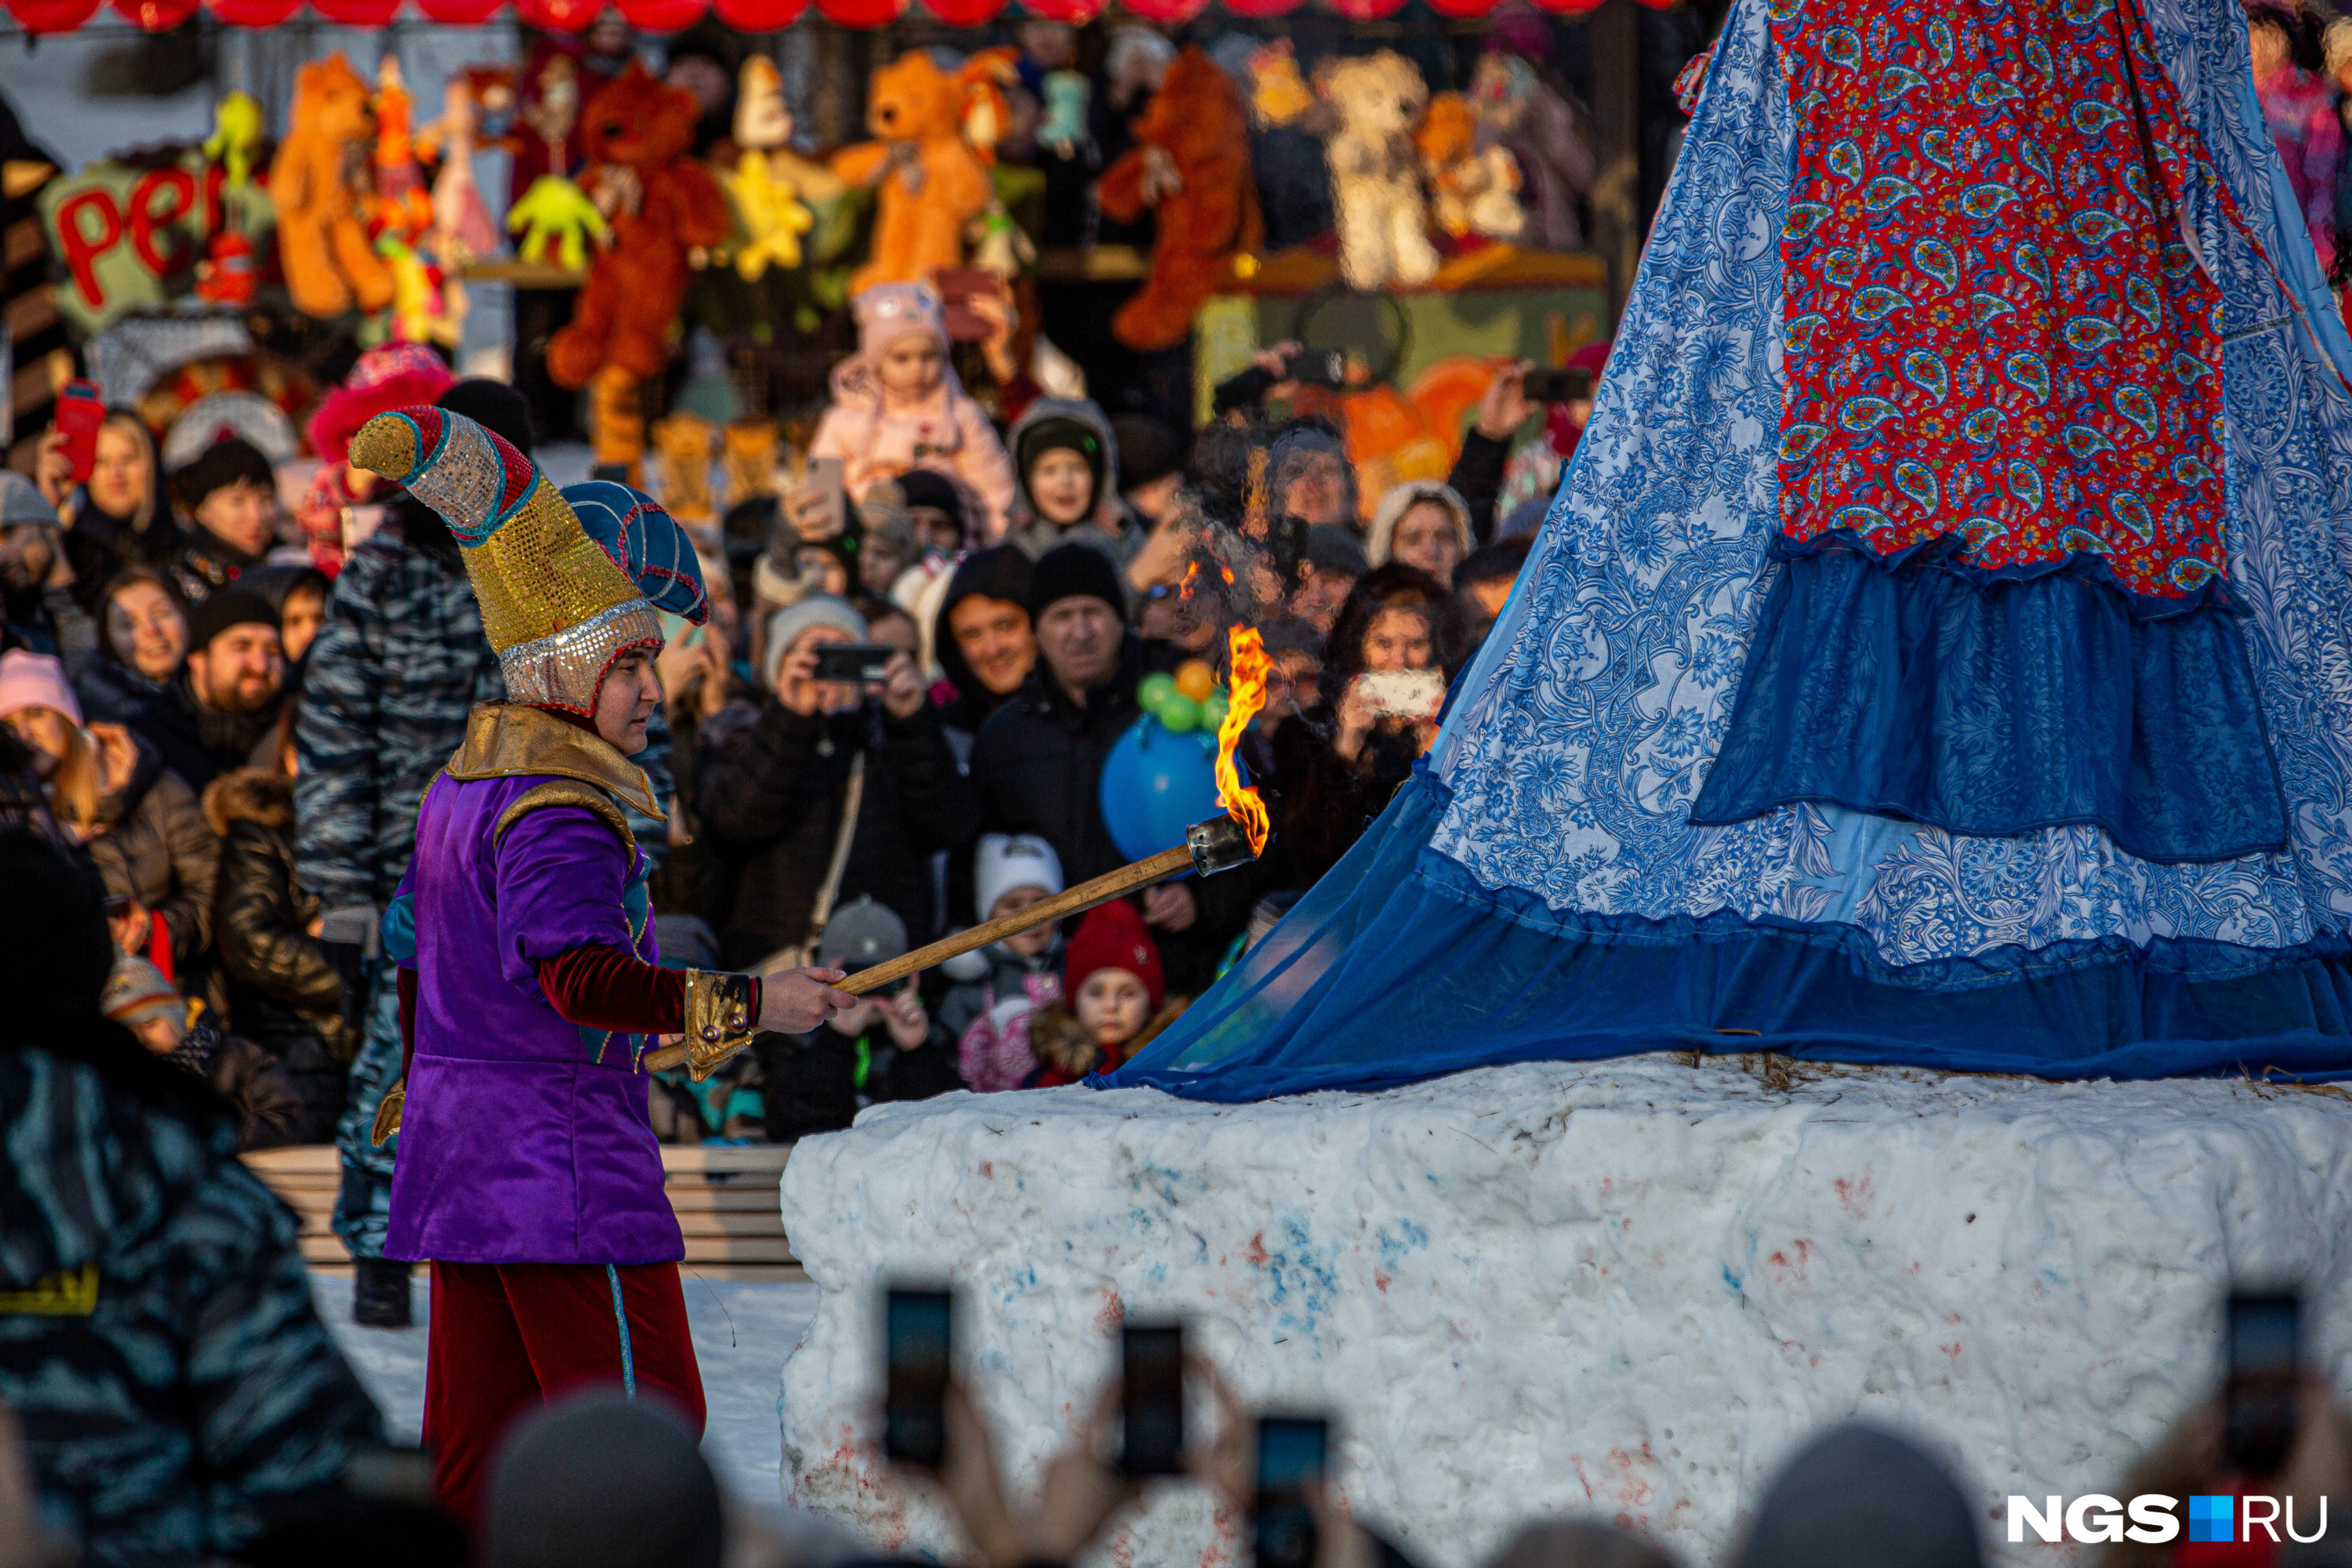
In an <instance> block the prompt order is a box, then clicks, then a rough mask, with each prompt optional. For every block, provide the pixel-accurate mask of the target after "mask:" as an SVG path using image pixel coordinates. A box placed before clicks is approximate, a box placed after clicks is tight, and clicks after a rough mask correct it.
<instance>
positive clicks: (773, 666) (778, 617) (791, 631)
mask: <svg viewBox="0 0 2352 1568" xmlns="http://www.w3.org/2000/svg"><path fill="white" fill-rule="evenodd" d="M811 626H838V627H839V628H840V629H841V630H843V631H845V632H847V633H848V634H849V637H850V640H851V641H852V642H864V641H866V637H867V635H868V634H867V632H866V617H865V616H861V615H859V614H858V613H857V611H856V608H855V607H853V606H852V605H850V603H849V601H848V600H846V599H836V598H835V597H834V596H833V595H831V594H811V595H809V596H808V597H807V598H805V599H803V600H802V601H801V602H800V603H799V604H797V605H785V606H784V607H783V608H782V609H781V610H778V611H777V612H776V613H775V614H774V615H772V616H769V617H768V658H767V669H766V672H765V673H766V675H767V677H768V689H769V690H771V691H772V690H774V689H775V688H776V672H777V671H778V670H780V669H782V668H783V666H784V655H786V654H788V653H790V652H791V651H792V648H793V639H795V638H797V637H799V636H800V635H801V634H802V633H803V632H804V631H806V630H808V629H809V628H810V627H811Z"/></svg>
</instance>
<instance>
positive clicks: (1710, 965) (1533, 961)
mask: <svg viewBox="0 0 2352 1568" xmlns="http://www.w3.org/2000/svg"><path fill="white" fill-rule="evenodd" d="M1444 805H1445V791H1444V785H1443V784H1439V783H1438V782H1437V781H1436V780H1435V778H1433V776H1432V775H1431V774H1430V773H1428V772H1427V771H1426V770H1425V769H1424V770H1423V771H1422V772H1419V773H1415V775H1414V777H1413V778H1412V781H1411V782H1410V783H1408V784H1406V785H1405V786H1404V787H1403V788H1402V790H1400V791H1399V792H1398V794H1397V798H1396V799H1395V800H1394V801H1392V802H1391V803H1390V805H1389V808H1388V810H1387V811H1386V812H1385V813H1383V814H1382V815H1381V819H1380V820H1379V821H1378V822H1377V823H1375V824H1374V825H1373V826H1372V829H1371V831H1370V832H1369V833H1367V834H1366V835H1365V836H1364V837H1363V838H1362V840H1361V841H1360V842H1359V843H1358V844H1357V846H1356V847H1355V848H1354V849H1353V850H1351V851H1350V852H1349V855H1348V857H1347V858H1345V859H1343V860H1342V861H1340V863H1339V865H1338V866H1337V867H1336V868H1333V869H1332V870H1331V871H1330V873H1329V874H1328V875H1327V876H1326V877H1325V878H1324V879H1323V880H1322V881H1320V882H1318V884H1316V886H1315V888H1314V889H1313V890H1312V891H1311V892H1309V893H1308V894H1307V897H1306V898H1305V899H1303V900H1300V901H1299V904H1298V906H1297V908H1296V909H1294V910H1292V911H1291V913H1290V914H1289V915H1288V916H1287V917H1286V919H1285V920H1284V921H1282V922H1281V923H1280V924H1279V925H1277V926H1276V928H1275V929H1274V931H1272V932H1271V933H1269V934H1268V935H1267V937H1266V938H1265V940H1264V941H1263V942H1260V943H1259V944H1258V945H1257V946H1256V947H1255V948H1253V949H1251V950H1250V952H1248V953H1247V954H1246V955H1245V956H1244V958H1243V959H1242V961H1241V962H1240V963H1237V964H1235V965H1234V968H1233V970H1232V971H1231V972H1229V973H1227V974H1226V975H1225V977H1224V978H1223V980H1221V981H1219V982H1218V983H1217V984H1216V985H1215V986H1213V988H1212V989H1211V990H1210V991H1209V993H1208V994H1206V995H1204V996H1202V998H1201V1000H1200V1001H1198V1002H1196V1003H1194V1004H1193V1005H1192V1007H1191V1008H1190V1009H1188V1010H1187V1011H1186V1012H1185V1014H1184V1016H1182V1017H1181V1018H1180V1019H1178V1020H1177V1021H1176V1023H1175V1024H1174V1025H1173V1026H1171V1027H1170V1028H1169V1029H1168V1030H1167V1032H1166V1033H1164V1034H1162V1035H1161V1036H1160V1037H1159V1038H1158V1039H1156V1040H1154V1041H1153V1042H1152V1043H1151V1044H1150V1046H1148V1047H1145V1048H1144V1050H1143V1051H1142V1052H1141V1053H1139V1055H1138V1056H1137V1057H1136V1058H1135V1059H1134V1060H1132V1061H1130V1062H1129V1063H1128V1064H1127V1065H1126V1066H1124V1067H1122V1068H1119V1069H1118V1071H1117V1072H1115V1073H1111V1074H1108V1075H1104V1076H1099V1077H1097V1078H1093V1079H1087V1082H1088V1083H1090V1084H1093V1085H1095V1086H1096V1087H1098V1088H1109V1089H1118V1088H1130V1087H1135V1086H1139V1085H1145V1086H1150V1087H1151V1088H1155V1089H1165V1090H1167V1091H1168V1092H1170V1093H1172V1094H1178V1095H1182V1096H1185V1097H1187V1098H1190V1099H1195V1100H1213V1101H1217V1102H1220V1103H1236V1102H1241V1101H1247V1100H1263V1099H1265V1098H1268V1097H1270V1096H1273V1095H1281V1094H1297V1093H1303V1092H1305V1091H1307V1090H1310V1089H1381V1088H1387V1087H1391V1086H1393V1085H1396V1084H1401V1083H1412V1082H1417V1081H1419V1080H1421V1079H1430V1078H1437V1077H1441V1076H1443V1075H1444V1074H1446V1073H1451V1072H1458V1071H1461V1070H1463V1069H1465V1068H1478V1067H1499V1066H1503V1065H1505V1064H1507V1063H1511V1062H1522V1061H1582V1060H1591V1059H1596V1058H1603V1057H1618V1056H1627V1055H1631V1054H1633V1053H1636V1052H1641V1051H1654V1050H1697V1051H1701V1052H1705V1053H1707V1054H1735V1053H1739V1052H1745V1051H1759V1050H1769V1051H1777V1052H1780V1053H1782V1054H1784V1055H1789V1056H1794V1057H1802V1058H1809V1059H1812V1060H1819V1061H1839V1062H1855V1063H1874V1064H1895V1065H1901V1066H1906V1067H1915V1068H1930V1069H1944V1070H1951V1071H1966V1072H2007V1073H2027V1074H2032V1075H2033V1076H2036V1077H2041V1078H2050V1079H2091V1078H2122V1079H2142V1078H2178V1077H2192V1076H2199V1075H2213V1074H2236V1073H2239V1072H2250V1073H2254V1074H2261V1073H2263V1071H2264V1070H2265V1069H2276V1070H2277V1071H2278V1072H2280V1073H2284V1074H2288V1075H2294V1076H2296V1077H2300V1078H2303V1079H2309V1080H2314V1081H2316V1080H2322V1079H2338V1078H2346V1077H2352V943H2347V942H2346V941H2344V940H2343V939H2341V938H2330V939H2328V940H2326V941H2324V942H2314V943H2310V944H2307V945H2305V946H2303V947H2298V948H2287V949H2257V948H2248V947H2241V946H2238V945H2236V944H2233V943H2229V942H2188V941H2159V942H2154V943H2151V944H2150V945H2148V946H2147V947H2144V948H2143V947H2137V946H2134V945H2133V944H2131V943H2130V942H2125V941H2123V940H2121V939H2106V940H2102V941H2096V942H2061V943H2057V944H2053V945H2052V946H2049V947H2043V948H2038V949H2032V950H2027V949H2022V948H2007V949H2001V950H1999V951H1997V952H1991V953H1986V954H1979V955H1977V956H1974V957H1969V958H1965V959H1953V960H1948V961H1945V962H1942V963H1932V964H1920V965H1913V966H1907V967H1903V968H1896V967H1894V966H1890V965H1888V964H1886V963H1884V962H1882V961H1880V960H1878V959H1877V958H1876V957H1875V955H1874V949H1873V947H1872V944H1871V943H1870V942H1869V941H1868V939H1867V938H1866V937H1865V936H1864V933H1862V932H1861V931H1857V930H1855V929H1853V928H1851V927H1845V926H1837V925H1799V924H1794V923H1790V924H1785V925H1775V924H1750V923H1748V922H1747V921H1741V920H1738V919H1737V918H1735V917H1731V916H1708V917H1703V918H1700V919H1696V920H1680V921H1646V920H1641V919H1638V918H1634V917H1629V916H1604V915H1589V914H1588V915H1578V916H1563V915H1561V914H1560V913H1559V912H1558V911H1555V910H1550V909H1549V908H1548V907H1546V906H1545V905H1544V904H1543V903H1542V902H1541V900H1537V899H1534V898H1532V897H1530V896H1528V895H1526V894H1523V893H1517V892H1514V891H1510V890H1496V889H1486V888H1483V887H1480V886H1479V885H1477V884H1476V883H1475V881H1474V880H1473V879H1471V878H1470V877H1469V876H1468V874H1467V873H1466V872H1465V871H1464V870H1463V869H1462V868H1461V867H1460V866H1459V865H1457V864H1456V863H1455V862H1454V861H1452V860H1450V859H1448V858H1446V857H1445V856H1444V855H1441V854H1439V853H1437V852H1436V851H1434V850H1432V849H1429V848H1428V847H1426V846H1427V845H1428V842H1429V838H1430V835H1431V831H1432V829H1433V826H1434V825H1435V823H1436V820H1437V816H1438V815H1439V813H1440V812H1442V811H1443V810H1444ZM1399 975H1411V976H1412V984H1398V981H1397V977H1398V976H1399Z"/></svg>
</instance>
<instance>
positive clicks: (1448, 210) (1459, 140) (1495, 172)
mask: <svg viewBox="0 0 2352 1568" xmlns="http://www.w3.org/2000/svg"><path fill="white" fill-rule="evenodd" d="M1412 140H1413V144H1414V145H1415V146H1416V147H1418V148H1420V149H1421V163H1422V168H1423V171H1424V172H1425V173H1426V174H1428V175H1429V194H1430V205H1431V207H1432V209H1433V216H1435V218H1436V219H1437V226H1438V227H1439V228H1441V229H1444V231H1445V232H1446V233H1447V234H1450V235H1452V236H1453V237H1454V238H1456V239H1461V238H1463V237H1466V236H1469V235H1473V234H1476V235H1481V236H1484V237H1486V238H1488V239H1517V237H1519V230H1520V229H1522V228H1524V227H1526V226H1527V221H1528V215H1527V214H1526V213H1524V212H1522V211H1521V210H1520V209H1519V195H1518V192H1519V166H1518V165H1517V163H1513V162H1512V161H1511V155H1510V154H1509V153H1506V152H1505V151H1503V149H1502V148H1500V147H1498V146H1496V145H1495V144H1494V143H1492V142H1488V143H1487V144H1486V145H1484V146H1481V145H1480V144H1479V142H1480V136H1479V128H1478V115H1477V111H1476V110H1474V109H1472V108H1471V107H1470V100H1468V99H1466V98H1465V97H1463V96H1462V95H1461V94H1460V93H1458V92H1441V93H1439V94H1438V95H1437V96H1436V97H1434V98H1433V99H1431V100H1429V112H1428V114H1427V115H1426V116H1424V117H1423V120H1422V122H1421V129H1420V130H1418V131H1416V132H1413V136H1412Z"/></svg>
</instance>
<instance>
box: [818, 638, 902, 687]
mask: <svg viewBox="0 0 2352 1568" xmlns="http://www.w3.org/2000/svg"><path fill="white" fill-rule="evenodd" d="M897 657H898V649H897V648H895V647H891V646H890V645H889V644H888V643H886V642H826V643H819V644H817V645H816V679H819V680H833V681H838V682H840V683H841V684H842V685H845V686H879V685H881V684H882V682H883V681H884V680H885V679H887V678H888V671H889V668H890V661H891V660H892V659H893V658H897Z"/></svg>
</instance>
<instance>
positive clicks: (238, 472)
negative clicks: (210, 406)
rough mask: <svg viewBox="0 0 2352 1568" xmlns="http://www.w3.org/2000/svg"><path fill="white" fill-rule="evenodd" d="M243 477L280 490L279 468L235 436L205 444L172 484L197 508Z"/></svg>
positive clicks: (185, 503)
mask: <svg viewBox="0 0 2352 1568" xmlns="http://www.w3.org/2000/svg"><path fill="white" fill-rule="evenodd" d="M240 479H242V480H244V481H245V482H246V483H247V484H249V485H257V486H259V487H260V488H261V489H265V490H268V491H269V492H270V493H271V494H273V495H274V494H276V493H277V489H278V471H277V470H276V469H275V468H271V467H270V466H269V458H268V457H267V456H266V455H265V454H264V453H263V452H262V450H261V448H260V447H257V446H255V445H254V444H253V443H252V442H250V441H247V440H245V439H244V438H242V437H236V436H231V437H228V438H227V439H226V440H224V441H215V442H214V443H213V444H212V445H211V446H209V447H205V451H204V455H203V456H202V457H200V458H196V459H195V460H194V461H193V462H188V463H183V464H182V465H181V466H180V469H179V471H178V472H177V473H175V474H173V476H172V488H173V489H175V490H177V491H178V492H179V495H180V504H181V505H182V506H184V507H186V508H187V509H188V510H190V511H194V510H196V508H198V507H200V506H202V505H204V503H205V497H206V496H209V495H211V494H212V493H213V492H214V491H215V490H225V489H228V487H229V486H231V485H233V484H236V482H237V481H238V480H240ZM273 624H274V623H273ZM198 646H202V645H198Z"/></svg>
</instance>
